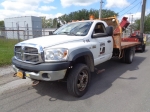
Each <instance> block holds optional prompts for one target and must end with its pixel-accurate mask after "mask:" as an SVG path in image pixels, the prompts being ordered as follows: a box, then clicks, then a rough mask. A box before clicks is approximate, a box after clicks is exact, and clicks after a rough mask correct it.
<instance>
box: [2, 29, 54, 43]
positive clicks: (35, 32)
mask: <svg viewBox="0 0 150 112" xmlns="http://www.w3.org/2000/svg"><path fill="white" fill-rule="evenodd" d="M54 30H55V28H43V29H38V28H34V29H33V28H26V27H17V28H16V27H13V28H12V27H10V28H8V27H5V28H0V38H4V39H18V41H20V40H28V39H32V38H37V37H42V36H49V35H51V34H52V32H53V31H54Z"/></svg>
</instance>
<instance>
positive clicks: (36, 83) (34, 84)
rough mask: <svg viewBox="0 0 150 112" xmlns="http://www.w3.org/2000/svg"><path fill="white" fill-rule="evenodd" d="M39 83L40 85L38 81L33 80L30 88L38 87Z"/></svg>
mask: <svg viewBox="0 0 150 112" xmlns="http://www.w3.org/2000/svg"><path fill="white" fill-rule="evenodd" d="M39 83H40V81H38V80H33V82H32V86H36V85H38V84H39Z"/></svg>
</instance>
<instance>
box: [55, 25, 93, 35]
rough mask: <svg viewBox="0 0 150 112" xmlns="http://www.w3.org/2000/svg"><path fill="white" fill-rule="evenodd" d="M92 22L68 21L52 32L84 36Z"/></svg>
mask: <svg viewBox="0 0 150 112" xmlns="http://www.w3.org/2000/svg"><path fill="white" fill-rule="evenodd" d="M92 23H93V22H75V23H69V24H66V25H64V26H62V27H60V28H59V29H57V30H56V31H55V32H54V33H53V34H54V35H75V36H85V35H87V34H88V32H89V29H90V27H91V25H92Z"/></svg>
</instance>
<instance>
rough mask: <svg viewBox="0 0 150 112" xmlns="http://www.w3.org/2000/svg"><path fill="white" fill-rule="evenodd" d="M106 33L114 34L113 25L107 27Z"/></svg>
mask: <svg viewBox="0 0 150 112" xmlns="http://www.w3.org/2000/svg"><path fill="white" fill-rule="evenodd" d="M106 33H107V35H108V36H112V35H113V27H112V26H108V27H106Z"/></svg>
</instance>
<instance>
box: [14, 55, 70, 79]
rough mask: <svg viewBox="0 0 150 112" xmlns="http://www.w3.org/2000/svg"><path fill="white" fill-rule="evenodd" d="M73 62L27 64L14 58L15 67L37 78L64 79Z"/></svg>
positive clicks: (26, 75) (28, 75) (16, 69)
mask: <svg viewBox="0 0 150 112" xmlns="http://www.w3.org/2000/svg"><path fill="white" fill-rule="evenodd" d="M70 63H71V62H59V63H41V64H36V65H33V64H27V63H24V62H20V61H18V60H16V59H15V58H12V64H13V69H14V71H15V72H16V73H17V72H18V71H22V72H23V73H24V74H25V77H29V78H31V79H35V80H43V81H56V80H60V79H63V78H64V77H65V75H66V71H67V69H68V68H69V66H70Z"/></svg>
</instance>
